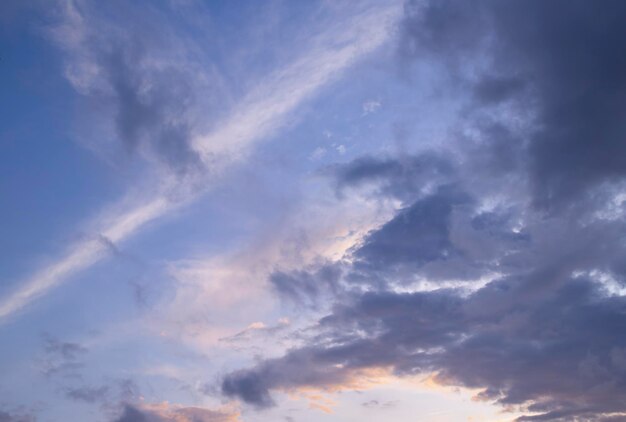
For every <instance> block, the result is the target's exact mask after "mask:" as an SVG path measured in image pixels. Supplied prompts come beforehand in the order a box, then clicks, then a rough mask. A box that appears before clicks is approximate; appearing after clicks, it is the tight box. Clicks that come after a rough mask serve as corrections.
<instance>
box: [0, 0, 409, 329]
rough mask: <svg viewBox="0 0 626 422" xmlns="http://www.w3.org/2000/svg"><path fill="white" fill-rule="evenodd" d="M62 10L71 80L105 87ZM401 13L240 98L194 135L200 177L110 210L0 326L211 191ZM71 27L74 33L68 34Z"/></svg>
mask: <svg viewBox="0 0 626 422" xmlns="http://www.w3.org/2000/svg"><path fill="white" fill-rule="evenodd" d="M67 5H68V6H67V7H66V8H65V13H66V21H65V23H64V25H65V26H63V27H62V29H63V31H64V34H65V37H64V38H63V40H64V42H65V48H66V49H69V50H70V51H74V53H76V54H75V55H74V56H70V60H72V59H74V60H78V62H70V65H74V66H73V67H72V66H69V65H68V69H70V70H72V69H73V70H72V71H71V72H70V73H68V76H69V77H70V81H71V82H72V83H73V84H74V86H75V87H76V89H77V90H78V91H79V92H82V93H85V92H88V91H89V90H90V89H96V88H98V85H99V84H103V82H102V79H101V78H100V76H101V73H102V67H101V66H99V65H98V63H97V62H94V61H89V60H85V58H84V56H83V55H82V54H81V51H82V49H84V43H83V41H84V37H85V34H84V33H83V32H82V30H81V28H83V26H85V25H89V23H85V22H84V21H85V19H86V17H85V16H84V15H82V14H81V10H80V9H79V8H77V7H74V3H73V2H68V3H67ZM400 11H401V10H400V7H399V5H398V4H392V5H386V6H385V7H367V8H363V9H361V10H360V11H358V12H356V13H354V15H353V16H352V17H351V18H350V19H349V21H348V22H339V23H336V25H335V26H333V27H331V29H330V30H329V31H327V32H324V33H323V34H321V35H319V36H317V37H314V38H313V39H312V40H311V44H310V48H308V49H307V50H306V52H305V54H303V55H301V56H300V57H299V58H297V59H296V60H295V61H294V62H292V63H291V64H288V65H286V66H284V67H282V68H280V69H278V70H276V71H275V72H274V73H273V74H271V75H270V76H269V77H268V78H266V79H265V80H264V81H262V83H260V84H259V88H257V89H255V90H253V91H252V92H251V93H250V94H249V95H247V96H245V98H244V99H243V100H242V102H241V103H240V104H239V105H238V106H236V107H234V108H233V109H232V112H231V113H230V114H229V115H228V116H226V118H225V119H224V120H223V121H222V122H221V123H219V124H217V125H216V126H215V130H213V131H211V132H209V133H207V134H204V135H202V134H200V135H196V136H191V138H190V141H189V146H190V148H191V150H193V151H194V152H195V153H197V154H198V156H199V157H200V160H201V163H202V165H203V169H202V170H201V171H198V172H194V173H193V174H186V175H183V176H180V175H172V174H171V173H165V175H164V176H163V177H162V178H161V179H159V180H157V181H156V182H155V184H154V185H155V186H156V188H155V189H154V194H153V195H152V196H149V197H147V198H144V199H143V200H142V201H141V202H138V203H134V204H131V205H129V206H127V207H121V206H117V207H115V208H116V209H118V211H115V212H111V213H108V214H106V213H105V214H104V215H103V216H102V217H100V218H99V219H97V220H96V222H95V224H94V225H93V227H94V232H95V233H98V235H96V236H94V238H93V239H88V240H85V241H82V242H79V243H78V244H76V245H74V246H73V247H71V248H70V250H69V251H68V252H67V254H66V255H65V256H64V257H62V258H60V259H59V260H58V261H56V262H54V263H53V264H51V265H49V266H46V267H44V268H41V269H40V270H39V271H37V272H35V274H34V275H32V276H31V277H29V278H28V279H26V280H24V281H23V282H21V283H19V285H18V287H17V290H15V291H14V292H13V293H12V294H9V295H8V296H6V297H5V298H3V300H2V301H0V321H4V320H6V319H7V318H8V317H10V316H12V315H14V314H15V313H16V312H18V311H20V310H22V309H23V308H24V307H25V306H27V305H28V304H30V303H31V302H33V301H34V300H36V299H37V298H39V297H41V296H43V295H44V294H46V293H47V292H49V291H50V290H51V289H53V288H55V287H58V286H59V285H61V284H62V283H64V282H65V281H67V280H68V278H69V277H70V276H72V275H74V274H76V273H77V272H79V271H81V270H84V269H86V268H87V267H89V266H91V265H93V264H94V263H96V262H98V261H99V260H101V259H103V258H104V257H106V256H107V252H108V251H109V249H110V243H113V244H116V243H118V242H122V241H124V240H126V239H128V238H129V237H130V236H132V235H134V234H136V233H137V232H138V231H139V230H140V229H142V228H144V227H145V225H146V224H147V223H149V222H151V221H154V220H156V219H158V218H159V217H162V216H164V215H165V214H168V213H169V212H171V211H172V210H174V209H176V208H178V207H180V206H182V205H185V204H188V203H189V202H191V201H193V200H194V199H195V198H197V197H198V196H199V195H200V194H202V193H204V192H205V191H206V190H207V189H208V188H207V187H206V186H209V188H210V186H211V185H213V184H214V183H215V182H216V181H217V180H218V178H219V175H220V174H222V173H223V172H224V171H226V170H227V169H228V168H230V167H231V166H232V165H234V164H236V163H238V162H241V160H243V159H245V157H246V156H247V154H249V152H250V151H251V148H252V146H253V145H254V144H255V143H256V142H258V141H260V140H263V139H265V138H267V137H268V136H270V135H271V134H273V133H275V131H277V130H278V129H279V128H281V127H283V126H284V125H285V124H286V123H287V122H288V118H289V117H290V113H291V112H293V111H294V110H295V109H296V108H297V107H298V106H299V105H300V104H302V103H303V102H304V101H306V100H308V99H310V98H311V97H312V96H313V95H315V94H316V93H317V92H318V91H319V90H320V88H322V87H323V86H325V85H326V84H328V83H329V82H330V81H332V80H333V79H335V78H337V77H339V76H340V75H341V73H342V71H343V70H345V69H346V68H347V67H348V66H350V65H351V64H353V63H354V62H355V61H356V60H357V59H359V58H360V57H362V56H363V55H365V54H367V53H370V52H372V51H373V50H375V49H376V48H377V47H380V46H381V45H382V44H383V43H384V42H385V41H386V40H388V38H389V37H390V35H391V28H392V23H393V21H394V20H395V19H396V18H397V17H398V14H399V12H400ZM76 28H78V30H75V31H73V29H76ZM73 49H74V50H73ZM76 50H78V51H76ZM154 65H155V66H158V65H159V64H158V63H157V64H154ZM131 132H132V131H131ZM190 132H193V131H192V130H190ZM147 133H148V136H151V135H154V132H153V131H152V130H149V131H148V132H147ZM199 181H202V185H203V187H204V188H203V189H197V187H198V186H199V185H200V184H199V183H198V182H199ZM207 182H208V183H207ZM194 190H195V192H194V193H192V191H194ZM120 208H121V209H122V210H121V211H119V209H120ZM102 239H106V241H103V240H102Z"/></svg>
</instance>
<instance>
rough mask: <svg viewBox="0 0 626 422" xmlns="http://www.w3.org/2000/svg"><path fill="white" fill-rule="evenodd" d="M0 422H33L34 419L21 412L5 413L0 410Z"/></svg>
mask: <svg viewBox="0 0 626 422" xmlns="http://www.w3.org/2000/svg"><path fill="white" fill-rule="evenodd" d="M0 422H35V417H34V416H32V415H28V414H24V413H21V412H18V413H15V412H11V413H9V412H7V411H4V410H0Z"/></svg>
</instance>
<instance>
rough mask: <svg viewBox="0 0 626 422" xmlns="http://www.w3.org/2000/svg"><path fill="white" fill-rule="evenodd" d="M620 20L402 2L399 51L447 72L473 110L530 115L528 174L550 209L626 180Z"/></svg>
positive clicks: (608, 10) (586, 7)
mask: <svg viewBox="0 0 626 422" xmlns="http://www.w3.org/2000/svg"><path fill="white" fill-rule="evenodd" d="M625 15H626V7H625V6H624V4H623V3H622V2H620V1H609V2H606V3H603V4H602V5H601V6H598V5H597V4H592V3H589V2H585V1H572V2H570V1H554V2H549V3H546V2H542V1H540V0H537V1H530V2H527V1H513V2H507V3H506V4H502V3H500V2H497V1H492V0H485V1H479V2H475V3H472V4H471V5H470V4H467V3H466V2H463V1H456V0H450V1H443V2H417V1H415V2H408V5H407V15H406V18H405V20H404V22H403V25H402V27H403V33H404V35H403V42H402V45H401V49H400V51H401V53H402V55H403V57H405V58H406V59H407V60H409V61H411V60H413V59H419V60H424V59H425V58H426V57H429V58H431V59H433V60H435V61H437V62H440V63H442V65H443V66H446V67H447V69H448V70H449V71H450V73H452V74H453V76H454V78H455V79H456V80H457V83H460V84H461V87H467V88H468V90H469V91H470V92H473V96H472V97H471V100H470V105H469V108H470V109H474V110H476V109H482V108H484V107H486V106H493V105H494V104H501V103H502V102H503V101H509V100H511V101H513V102H514V103H516V104H517V106H518V109H516V111H515V112H516V113H518V114H519V115H522V114H523V113H524V112H525V111H526V112H530V114H531V115H532V116H531V118H530V119H529V120H530V125H531V129H530V133H529V134H528V137H527V138H528V139H527V140H526V141H525V143H526V145H525V147H524V151H525V158H526V159H527V160H528V162H527V166H526V168H525V171H526V174H527V175H528V178H529V180H530V183H531V189H532V195H533V202H534V204H535V205H536V206H537V207H541V208H543V209H545V210H551V209H554V208H558V207H564V206H568V205H571V203H572V202H573V201H576V200H578V199H580V198H581V197H583V196H585V195H588V194H589V193H590V192H591V191H592V190H593V189H594V188H596V187H598V186H600V185H602V184H611V183H614V182H616V181H617V180H623V178H624V176H625V175H626V159H625V158H624V154H623V137H624V134H625V132H626V128H625V127H624V123H623V121H624V119H623V103H624V100H625V96H624V95H625V94H624V86H626V76H625V75H626V62H625V61H624V59H623V57H624V46H623V45H622V43H621V42H620V40H621V39H623V38H624V36H625V35H626V29H624V26H623V25H622V24H621V22H622V19H623V18H624V16H625ZM459 81H460V82H459ZM456 86H457V87H458V86H459V85H456ZM512 120H513V119H509V122H507V124H511V122H512Z"/></svg>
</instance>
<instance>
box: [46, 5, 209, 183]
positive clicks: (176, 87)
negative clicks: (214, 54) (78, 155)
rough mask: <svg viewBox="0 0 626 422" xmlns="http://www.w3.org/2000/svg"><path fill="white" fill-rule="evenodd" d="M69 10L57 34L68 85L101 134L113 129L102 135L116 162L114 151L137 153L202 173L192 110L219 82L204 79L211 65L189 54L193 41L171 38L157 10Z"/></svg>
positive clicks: (135, 7) (80, 7) (179, 169)
mask: <svg viewBox="0 0 626 422" xmlns="http://www.w3.org/2000/svg"><path fill="white" fill-rule="evenodd" d="M166 7H167V6H166ZM67 9H68V10H69V11H68V12H67V16H66V19H67V20H68V22H61V23H60V25H59V27H58V28H56V32H54V34H56V37H57V38H58V41H59V44H60V45H61V47H63V48H65V49H66V52H67V53H68V54H67V63H66V67H67V69H68V70H67V74H68V78H69V79H70V82H72V84H74V86H75V87H76V89H77V90H78V91H79V92H80V93H81V94H84V95H85V96H86V98H87V99H88V101H87V102H85V106H87V107H94V108H95V109H96V110H94V111H97V113H96V114H97V115H98V116H100V118H101V120H102V122H103V123H104V126H106V127H107V129H105V130H108V127H109V126H110V127H111V130H112V132H113V133H104V134H100V135H101V137H107V136H114V137H116V138H117V141H118V148H117V150H118V151H117V153H118V156H117V158H119V152H120V151H119V149H121V150H122V151H125V152H126V153H129V154H130V153H134V152H136V151H137V150H138V149H140V150H141V151H142V152H146V153H147V154H148V155H149V156H150V157H152V158H156V159H157V160H160V161H161V162H163V163H165V164H166V165H167V166H169V167H170V168H171V169H173V170H174V171H176V172H178V173H186V172H188V171H190V170H199V169H200V166H199V163H200V161H199V157H198V156H197V154H196V153H195V152H194V150H193V149H192V147H191V145H190V140H191V131H192V127H195V126H194V125H196V124H197V123H198V122H197V121H196V120H194V107H196V106H197V105H198V104H200V103H202V104H203V105H206V106H208V105H209V104H210V102H211V101H212V99H211V98H212V97H211V95H212V94H213V93H212V92H206V93H205V95H204V96H203V97H202V98H199V97H198V96H197V93H198V91H199V90H200V86H201V85H202V87H203V88H206V87H207V86H206V85H208V84H209V83H211V84H212V87H213V88H214V90H217V85H218V83H217V82H216V80H217V79H219V78H217V77H216V79H215V80H212V81H210V82H209V81H207V80H205V78H204V77H207V78H206V79H210V78H209V77H208V73H209V72H211V71H212V67H211V66H212V65H211V64H209V63H202V62H201V59H200V57H199V56H198V55H193V54H192V53H191V50H193V48H195V46H194V45H193V42H191V41H189V40H188V39H185V37H184V36H182V35H181V34H180V32H178V33H174V31H173V27H174V26H175V25H174V22H172V18H171V17H169V16H168V15H167V14H165V13H163V11H162V10H160V9H159V8H156V7H154V5H150V4H145V3H143V2H138V3H137V4H129V3H124V2H108V3H102V2H80V3H79V4H74V3H69V5H68V6H67ZM104 16H106V17H107V18H108V19H106V20H105V19H103V17H104ZM179 17H180V18H182V17H183V16H182V15H181V16H179ZM68 30H69V31H70V32H69V33H67V32H64V31H68ZM72 31H73V32H72ZM203 72H204V73H203ZM212 76H216V75H214V74H213V75H212ZM203 84H206V85H203ZM207 108H210V107H207ZM204 111H205V113H207V110H204ZM208 118H209V116H207V115H205V120H208ZM92 123H93V122H92ZM98 125H99V126H98ZM102 125H103V124H102V123H101V122H95V124H89V125H87V126H88V127H89V128H90V130H93V128H94V127H102ZM96 138H97V137H96ZM96 148H97V149H98V148H101V147H96ZM117 158H116V159H117Z"/></svg>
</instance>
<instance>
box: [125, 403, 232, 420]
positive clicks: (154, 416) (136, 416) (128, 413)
mask: <svg viewBox="0 0 626 422" xmlns="http://www.w3.org/2000/svg"><path fill="white" fill-rule="evenodd" d="M236 420H237V417H236V415H234V414H231V413H226V412H222V411H215V410H209V409H204V408H200V407H174V408H164V407H163V406H160V407H159V406H157V407H155V408H151V407H145V406H144V407H140V406H133V405H131V404H126V405H124V407H123V410H122V412H121V415H120V416H119V417H117V418H116V419H114V421H113V422H229V421H230V422H233V421H236Z"/></svg>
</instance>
